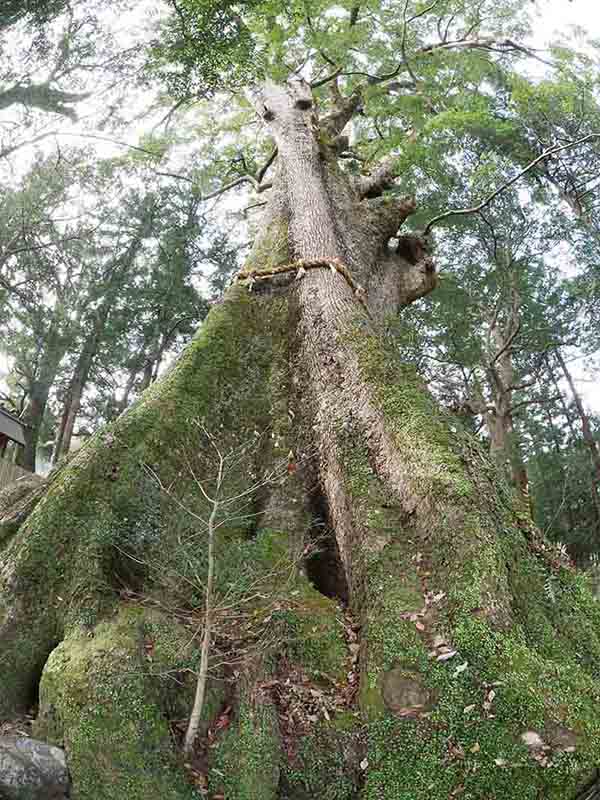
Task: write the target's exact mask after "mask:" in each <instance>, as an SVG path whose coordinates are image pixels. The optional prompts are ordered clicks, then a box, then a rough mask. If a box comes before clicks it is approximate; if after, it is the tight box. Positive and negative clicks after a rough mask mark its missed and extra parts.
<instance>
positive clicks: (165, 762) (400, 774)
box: [0, 84, 600, 800]
mask: <svg viewBox="0 0 600 800" xmlns="http://www.w3.org/2000/svg"><path fill="white" fill-rule="evenodd" d="M262 103H263V105H264V114H265V120H266V121H267V123H268V124H269V126H270V129H271V131H272V133H273V136H274V138H275V140H276V143H277V147H278V153H279V155H278V160H277V168H276V170H277V171H276V174H275V176H274V179H273V184H274V185H273V189H272V190H271V197H270V200H269V203H268V206H267V209H266V212H265V219H264V223H263V227H262V230H261V233H260V235H259V236H258V237H257V240H256V244H255V247H254V250H253V252H252V254H251V256H250V259H249V262H248V264H247V265H246V267H245V270H244V271H243V273H242V278H243V280H241V281H240V282H239V283H238V284H237V285H236V286H234V287H233V288H232V289H231V290H230V291H229V292H228V293H227V295H226V297H225V299H224V302H223V303H222V304H220V305H219V306H217V307H215V308H214V309H213V311H212V312H211V313H210V315H209V317H208V319H207V321H206V322H205V324H204V325H203V326H202V329H201V331H200V332H199V334H198V336H197V337H196V339H195V340H194V342H193V343H192V344H191V345H190V346H189V347H188V349H187V350H186V352H185V353H184V355H183V356H182V358H181V359H180V360H179V362H178V364H177V365H176V367H175V368H174V369H173V370H172V371H171V372H169V374H168V375H166V376H165V377H164V378H162V380H160V381H158V382H157V383H155V384H153V385H152V386H151V387H150V388H149V389H148V390H147V391H146V392H145V393H144V395H143V396H142V397H141V399H140V400H139V401H138V402H137V403H135V404H134V405H133V407H132V408H131V409H129V410H128V411H127V412H126V413H125V414H123V415H122V416H121V417H120V418H119V419H118V420H116V421H115V422H114V423H113V424H112V425H111V426H110V427H109V428H108V429H105V430H104V431H101V432H99V433H98V434H96V436H95V437H93V439H92V440H91V441H90V442H89V443H88V444H87V445H86V447H84V448H83V450H82V451H81V452H80V453H78V454H77V456H76V457H75V458H74V459H73V461H72V462H71V463H70V464H69V465H68V466H66V467H65V468H64V469H63V470H62V471H60V472H58V473H57V474H56V475H55V476H54V477H53V479H52V481H51V483H50V486H49V489H48V491H47V493H46V494H45V496H44V497H43V498H42V499H41V500H40V499H39V497H38V496H36V497H34V498H32V499H31V500H28V499H27V498H25V499H21V500H20V501H19V502H20V503H21V506H19V508H20V516H18V519H17V522H15V512H14V510H13V511H12V512H11V516H10V517H7V519H6V522H5V524H4V525H3V527H0V547H1V548H2V549H1V551H0V553H1V561H0V566H1V571H0V575H1V580H2V584H1V586H2V593H1V594H0V716H2V715H4V716H9V715H11V714H17V713H19V712H20V711H22V710H23V709H25V708H27V707H29V706H31V705H32V703H34V702H35V699H36V697H39V714H38V719H37V722H36V733H37V735H38V736H43V737H45V738H47V739H48V740H50V741H51V742H53V743H60V744H63V745H64V746H65V748H66V751H67V757H68V763H69V768H70V771H71V775H72V778H73V783H74V787H73V796H74V798H76V799H77V800H92V798H93V800H105V799H106V800H109V798H110V799H111V800H112V798H115V797H129V798H132V800H137V799H138V798H140V800H141V798H145V800H159V798H161V799H162V798H167V799H170V798H173V800H175V799H177V800H179V799H180V798H192V797H195V796H198V794H197V793H196V792H195V790H194V785H196V786H198V784H202V783H203V782H204V781H207V782H208V792H209V796H212V797H219V796H222V797H225V798H226V800H284V798H287V799H288V800H303V799H304V800H306V799H307V798H313V797H321V798H337V799H338V800H351V798H356V799H358V798H361V800H409V799H410V800H417V799H418V798H423V799H424V798H428V799H429V798H436V800H438V799H439V800H442V799H443V800H446V798H450V797H465V798H467V797H468V798H472V799H473V800H487V798H497V799H498V800H500V799H502V800H509V798H510V800H512V799H513V798H515V797H518V798H524V799H525V800H534V798H539V797H544V798H547V800H559V798H560V800H563V799H564V798H568V797H569V796H570V795H571V794H574V792H575V790H576V788H577V787H578V786H580V785H583V784H585V783H587V782H588V781H589V779H590V775H591V773H592V771H593V769H594V767H595V765H596V764H597V763H598V762H599V761H600V739H599V737H598V727H599V725H600V710H599V708H600V707H599V705H598V697H599V695H600V682H599V680H598V666H597V665H598V663H599V658H600V639H599V637H598V633H599V631H600V612H599V611H598V608H597V606H596V605H595V604H594V601H593V600H592V598H591V595H590V594H589V591H588V590H587V588H586V586H585V585H584V584H583V583H582V579H581V578H580V577H578V576H577V575H575V573H574V571H573V570H572V569H571V568H570V566H569V565H568V564H566V563H563V562H562V561H561V560H560V557H559V556H558V554H557V553H556V552H555V551H553V550H552V549H551V548H550V546H549V545H547V544H546V543H545V542H544V541H543V540H542V539H541V538H540V536H539V535H538V533H537V532H536V531H535V530H534V529H533V528H532V527H531V524H530V522H529V520H528V519H527V517H526V516H524V515H523V514H522V513H521V511H520V510H519V508H518V507H516V506H515V504H514V498H513V494H512V492H511V491H510V490H509V488H508V486H507V485H506V484H505V483H504V481H503V478H502V477H501V475H500V473H499V471H498V470H497V469H496V468H495V467H494V466H493V464H492V463H491V462H490V460H489V459H488V458H487V457H486V456H485V455H484V454H483V453H482V451H481V449H480V448H479V447H478V446H477V445H476V443H475V442H474V441H473V440H472V439H471V438H470V437H469V435H468V434H466V433H465V432H463V431H462V430H461V429H460V428H459V425H458V423H457V422H456V421H455V420H454V419H453V418H451V417H448V416H446V415H444V414H443V413H442V412H441V411H440V410H439V409H438V408H437V407H436V405H435V403H434V402H433V401H432V399H431V397H430V396H429V394H428V393H427V390H426V388H425V387H424V386H423V385H422V382H421V381H420V379H419V377H418V376H417V375H415V374H414V372H413V370H412V369H410V368H408V367H406V366H405V365H403V364H402V363H400V362H399V361H398V359H397V357H396V355H395V352H394V349H393V346H392V345H393V343H390V342H389V341H387V339H386V336H385V334H384V333H383V326H382V325H381V324H380V323H381V321H382V320H383V319H384V317H385V315H386V313H395V312H396V311H397V310H398V309H399V308H401V307H402V305H405V304H406V303H408V302H411V301H412V300H413V299H415V298H416V297H419V296H421V295H422V294H424V293H426V292H427V291H430V290H431V289H432V288H433V285H434V282H435V277H434V273H433V269H432V265H431V261H430V260H429V259H428V258H426V257H423V253H422V248H421V244H420V243H419V242H418V240H416V239H406V238H405V239H401V244H400V248H399V249H400V253H401V254H398V253H397V252H396V248H394V250H392V249H391V248H390V247H389V245H388V241H389V239H390V237H394V236H395V234H396V233H397V228H398V226H399V225H400V224H401V223H402V221H403V220H404V218H405V217H406V216H407V215H408V214H409V213H410V211H411V210H412V209H413V204H412V203H411V202H409V201H407V200H405V199H400V198H398V197H397V196H395V195H394V194H393V193H392V194H390V196H385V197H383V196H381V192H382V190H383V188H385V187H390V186H391V184H392V179H391V176H390V175H389V173H386V171H385V169H382V170H381V171H380V172H379V173H377V174H375V175H373V176H371V178H370V179H365V180H363V181H360V182H359V181H356V182H351V181H350V180H349V179H348V178H347V177H346V176H345V175H344V174H343V173H342V172H340V170H339V168H338V165H337V160H336V141H335V140H336V136H337V135H338V134H339V132H340V130H341V128H342V127H343V124H344V123H345V121H346V120H347V119H348V116H349V114H350V113H351V102H350V103H348V105H347V106H341V105H340V108H339V109H337V112H336V113H334V114H333V115H331V116H330V117H329V118H328V119H323V120H321V121H319V120H318V118H317V116H316V111H315V109H314V107H313V106H312V101H311V97H310V94H309V93H308V92H307V91H306V87H304V86H303V85H302V84H297V85H295V86H290V87H286V88H282V87H274V86H268V87H267V88H266V90H265V92H264V94H263V97H262ZM378 195H379V196H378ZM217 450H218V452H219V453H220V454H223V453H224V454H226V463H227V464H228V467H227V469H226V470H225V473H224V478H223V482H222V485H221V487H220V490H219V508H220V509H224V510H223V516H222V517H221V518H220V521H219V524H218V527H217V531H218V535H217V536H216V539H215V558H216V563H215V581H216V585H217V594H218V597H217V598H216V601H215V603H214V604H213V606H212V607H213V609H214V614H212V615H211V616H212V622H213V626H214V630H215V635H214V638H213V641H212V646H211V654H212V658H211V683H210V685H209V691H208V697H207V702H206V703H205V707H204V711H203V728H202V736H201V737H200V739H199V741H198V746H197V752H196V755H195V758H193V759H191V760H190V761H189V762H188V764H189V769H188V770H187V772H186V770H185V769H184V766H183V765H182V763H181V761H180V759H179V758H178V748H177V745H176V744H175V743H174V742H177V736H178V735H180V733H181V721H182V720H183V721H184V722H185V719H186V717H187V716H189V713H190V709H191V703H192V699H193V690H194V686H193V673H194V672H195V671H197V669H198V660H199V641H200V639H201V638H202V637H201V630H199V623H201V620H202V612H203V609H202V602H203V600H202V598H203V593H204V581H205V577H206V574H207V559H206V550H205V535H206V526H205V523H204V522H203V520H206V518H207V516H208V514H207V510H208V509H209V508H210V498H211V495H212V493H213V491H214V486H215V477H216V466H215V460H216V457H215V453H216V452H217ZM212 496H213V497H214V495H212ZM36 503H37V504H36ZM14 505H15V504H14V503H12V504H11V503H9V504H8V506H7V507H10V508H13V507H14ZM0 508H1V506H0ZM25 518H26V519H25ZM23 520H25V521H23ZM3 537H4V538H3ZM194 781H195V784H194Z"/></svg>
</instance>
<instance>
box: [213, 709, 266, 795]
mask: <svg viewBox="0 0 600 800" xmlns="http://www.w3.org/2000/svg"><path fill="white" fill-rule="evenodd" d="M279 747H280V744H279V734H278V726H277V715H276V713H275V710H274V708H273V707H272V705H271V704H270V703H269V702H268V701H267V700H266V698H265V697H250V696H249V693H247V694H245V695H244V697H243V698H242V701H241V703H240V706H239V712H238V716H237V718H236V720H235V724H234V725H232V726H231V727H230V728H229V729H228V730H227V732H226V733H225V734H224V736H223V737H222V738H221V740H220V742H219V744H218V747H217V749H216V752H215V757H214V761H213V764H212V766H211V769H210V773H209V786H210V789H211V791H213V792H215V793H217V792H223V794H224V795H225V797H226V798H227V800H276V798H277V796H278V786H279V777H280V771H279Z"/></svg>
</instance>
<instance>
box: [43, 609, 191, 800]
mask: <svg viewBox="0 0 600 800" xmlns="http://www.w3.org/2000/svg"><path fill="white" fill-rule="evenodd" d="M150 637H152V638H150ZM187 640H189V635H188V634H187V632H186V631H185V630H183V629H180V628H178V626H177V625H175V624H173V622H172V621H171V620H167V619H166V618H161V616H160V615H158V614H157V613H156V612H153V613H149V612H146V611H144V610H142V609H141V608H139V607H136V606H131V607H123V608H121V609H120V611H119V613H118V614H117V615H116V616H115V617H114V618H113V619H111V620H108V621H105V622H102V623H100V624H98V625H97V626H96V627H95V628H94V629H93V630H91V631H85V630H82V631H80V632H78V633H76V632H73V633H72V634H71V635H70V636H69V637H68V638H67V639H65V640H64V641H63V642H62V643H61V644H60V645H59V646H58V647H57V648H56V649H55V650H54V651H53V652H52V654H51V656H50V658H49V659H48V662H47V664H46V666H45V668H44V672H43V675H42V680H41V683H40V711H39V717H38V720H37V722H36V724H35V733H36V735H37V736H39V737H43V738H45V739H46V740H47V741H49V742H51V743H53V744H58V745H61V746H63V747H64V748H65V750H66V753H67V762H68V765H69V771H70V774H71V778H72V784H73V788H72V797H73V798H74V800H114V798H115V797H127V798H129V800H138V798H139V800H148V798H159V797H160V798H165V800H191V799H192V798H194V797H197V794H196V793H195V791H194V790H193V789H192V787H191V786H190V785H189V784H188V783H187V782H186V780H185V778H184V772H183V770H182V768H181V763H180V759H179V757H178V755H177V752H176V749H175V747H174V742H173V738H172V733H171V731H170V729H169V720H168V718H167V712H168V710H169V708H170V693H171V687H172V681H173V677H174V675H173V674H171V675H169V672H168V671H167V672H166V673H164V674H163V670H164V669H166V670H173V669H174V667H177V666H178V667H179V668H180V669H183V667H184V666H185V662H184V661H183V659H182V654H183V653H184V652H185V649H184V646H185V642H186V641H187ZM150 653H151V654H152V655H150ZM177 654H179V664H177V662H176V661H175V656H176V655H177ZM150 659H151V660H150ZM182 676H183V672H181V673H179V675H178V678H179V680H180V681H181V679H182ZM180 692H181V694H182V695H183V696H184V697H185V698H186V701H187V704H189V705H188V708H190V707H191V703H192V699H193V684H192V685H190V683H189V681H188V683H187V690H186V689H185V688H182V687H181V686H180Z"/></svg>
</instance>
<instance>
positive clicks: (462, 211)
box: [424, 133, 600, 235]
mask: <svg viewBox="0 0 600 800" xmlns="http://www.w3.org/2000/svg"><path fill="white" fill-rule="evenodd" d="M592 139H600V133H588V134H587V136H582V137H581V139H576V140H575V141H574V142H568V143H567V144H562V145H555V146H554V147H550V148H549V149H548V150H545V151H544V152H543V153H541V154H540V155H539V156H537V158H534V159H533V161H531V162H530V163H529V164H527V166H526V167H524V168H523V169H522V170H521V171H520V172H518V173H517V174H516V175H515V176H514V178H511V179H510V180H509V181H507V182H506V183H504V184H503V185H502V186H500V188H499V189H496V191H494V192H492V194H491V195H489V197H487V198H486V199H485V200H483V201H482V202H481V203H479V204H478V205H476V206H471V207H470V208H459V209H455V210H453V211H445V212H444V213H443V214H438V216H437V217H434V218H433V219H431V220H429V222H428V223H427V225H426V227H425V231H424V235H427V234H428V233H429V231H430V230H431V228H432V227H433V226H434V225H436V224H437V223H438V222H441V220H443V219H448V218H449V217H464V216H466V215H467V214H477V213H479V212H480V211H482V210H483V209H484V208H485V207H486V206H489V204H490V203H491V202H492V201H493V200H495V199H496V197H498V195H499V194H501V193H502V192H504V191H505V190H506V189H508V188H509V187H510V186H512V185H513V184H514V183H516V182H517V181H518V180H520V179H521V178H522V177H523V175H525V174H526V173H528V172H529V171H530V170H532V169H533V168H534V167H535V166H536V165H537V164H539V163H540V162H541V161H544V160H545V159H546V158H550V156H553V155H555V154H556V153H561V152H562V151H563V150H569V149H570V148H572V147H577V145H580V144H585V143H586V142H589V141H591V140H592Z"/></svg>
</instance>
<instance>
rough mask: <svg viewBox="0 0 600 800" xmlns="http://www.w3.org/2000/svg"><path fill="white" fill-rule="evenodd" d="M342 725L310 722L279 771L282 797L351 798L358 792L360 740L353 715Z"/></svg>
mask: <svg viewBox="0 0 600 800" xmlns="http://www.w3.org/2000/svg"><path fill="white" fill-rule="evenodd" d="M351 719H352V720H353V724H350V721H349V720H348V724H347V726H345V728H344V729H342V728H341V727H339V726H336V725H334V724H331V725H325V724H323V725H314V726H313V727H312V728H311V730H310V731H308V732H306V734H305V735H304V736H302V737H301V738H300V739H299V741H298V742H297V745H296V746H295V747H294V752H293V755H292V757H291V759H290V761H289V762H288V763H286V765H285V767H284V769H283V774H282V781H281V784H282V793H281V798H282V800H310V798H313V797H318V798H320V800H354V798H356V797H357V796H358V786H359V774H360V766H359V764H358V762H359V761H360V756H359V752H360V744H359V737H358V734H357V731H356V719H354V718H351Z"/></svg>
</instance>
